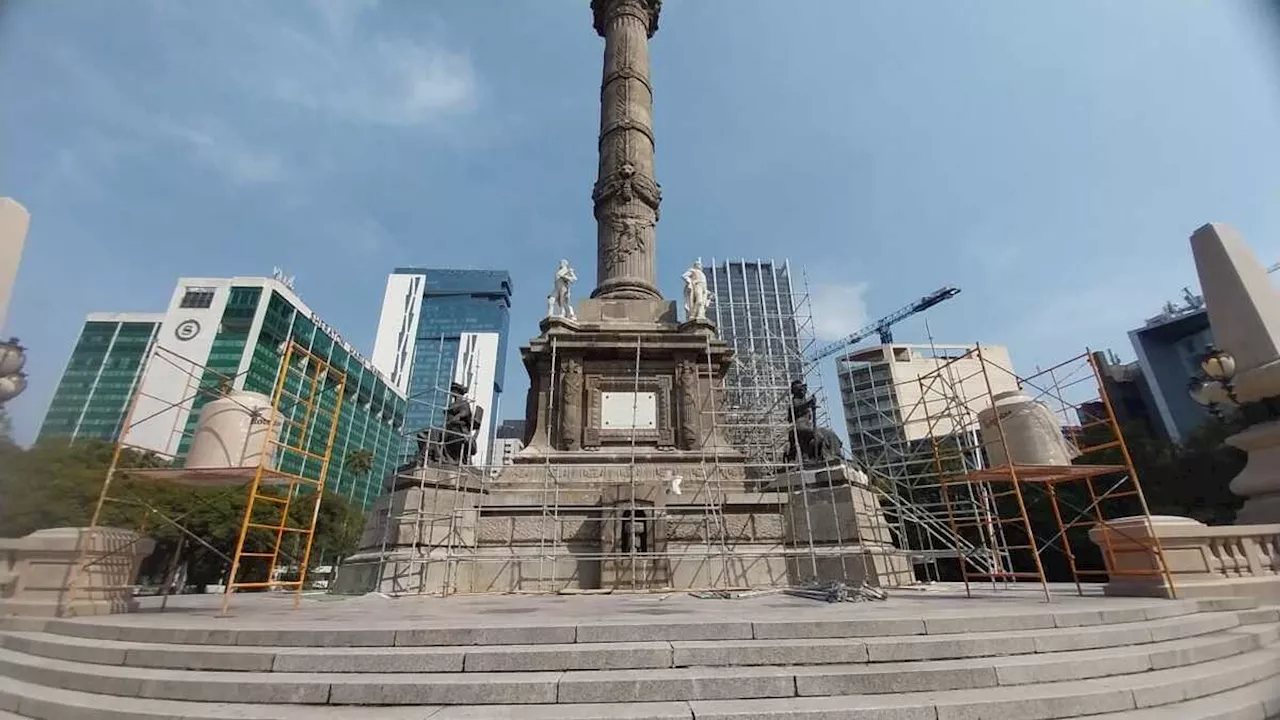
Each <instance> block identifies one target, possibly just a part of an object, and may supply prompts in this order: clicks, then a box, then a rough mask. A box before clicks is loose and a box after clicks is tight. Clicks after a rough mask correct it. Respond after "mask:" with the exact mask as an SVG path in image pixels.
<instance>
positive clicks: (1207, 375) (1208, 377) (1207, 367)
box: [1187, 345, 1240, 419]
mask: <svg viewBox="0 0 1280 720" xmlns="http://www.w3.org/2000/svg"><path fill="white" fill-rule="evenodd" d="M1200 372H1201V373H1202V374H1200V375H1197V376H1195V377H1193V378H1191V381H1190V382H1189V383H1187V393H1188V394H1189V395H1191V399H1192V400H1195V401H1196V402H1197V403H1199V404H1201V405H1203V406H1204V407H1205V408H1207V409H1208V410H1209V412H1210V413H1212V414H1213V416H1214V417H1216V418H1219V419H1221V418H1222V411H1221V410H1220V409H1219V408H1220V407H1221V406H1223V405H1227V406H1229V407H1235V406H1237V405H1239V404H1240V402H1239V400H1237V399H1236V389H1235V386H1234V385H1233V384H1232V382H1231V379H1232V378H1234V377H1235V374H1236V359H1235V358H1234V357H1232V356H1231V353H1228V352H1227V351H1225V350H1219V349H1218V348H1217V347H1214V346H1213V345H1209V346H1207V347H1206V348H1205V349H1204V354H1203V355H1201V356H1200Z"/></svg>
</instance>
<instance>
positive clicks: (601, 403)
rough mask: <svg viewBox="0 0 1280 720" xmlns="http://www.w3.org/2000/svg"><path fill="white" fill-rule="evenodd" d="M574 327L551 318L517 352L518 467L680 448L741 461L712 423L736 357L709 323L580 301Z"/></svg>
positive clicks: (662, 306) (632, 304) (662, 304)
mask: <svg viewBox="0 0 1280 720" xmlns="http://www.w3.org/2000/svg"><path fill="white" fill-rule="evenodd" d="M577 315H578V318H577V319H576V320H568V319H565V318H558V317H554V318H547V319H546V320H544V321H543V322H542V325H541V329H542V334H541V335H539V336H538V337H536V338H534V339H533V340H532V341H531V342H530V343H529V345H528V346H526V347H524V348H522V349H521V355H522V356H523V360H524V365H525V369H526V370H527V371H528V373H529V380H530V383H529V385H530V386H529V396H528V401H527V406H526V412H525V417H526V420H527V425H526V427H527V430H526V437H525V449H524V450H522V451H520V452H519V453H517V454H516V457H515V463H516V464H521V463H530V462H536V463H545V462H547V461H548V460H549V458H554V460H555V461H556V462H560V461H565V462H574V461H575V460H579V459H580V458H578V457H575V456H576V455H577V454H578V453H581V452H583V451H587V452H600V453H602V456H601V457H600V458H599V459H594V458H585V459H583V460H584V461H587V462H590V461H592V460H594V461H595V462H604V461H605V460H604V459H603V458H604V457H605V456H612V457H616V458H619V459H622V458H624V457H625V458H628V459H630V458H638V457H640V456H655V455H657V454H661V453H663V452H670V451H677V450H679V451H684V452H686V453H689V452H691V453H696V454H697V455H698V456H699V457H702V456H704V455H706V454H708V453H711V454H713V455H716V456H717V457H719V458H721V459H724V460H730V459H741V457H742V455H741V453H739V452H738V451H736V450H735V449H733V448H732V447H731V446H730V445H729V444H728V442H726V440H725V438H724V436H723V433H722V432H721V431H720V428H719V427H718V425H717V422H716V415H717V414H718V413H719V412H720V401H721V398H720V396H721V393H722V387H723V382H724V375H725V373H726V372H727V371H728V368H729V364H730V362H731V361H732V357H733V351H732V350H731V349H730V348H729V346H728V345H727V344H726V343H725V342H724V341H722V340H720V339H719V338H717V337H716V333H715V326H714V325H712V324H711V323H709V322H707V321H695V322H686V323H683V324H677V323H676V322H675V303H672V302H667V301H660V300H604V299H593V300H587V301H584V302H583V303H582V304H581V306H580V310H579V312H578V314H577Z"/></svg>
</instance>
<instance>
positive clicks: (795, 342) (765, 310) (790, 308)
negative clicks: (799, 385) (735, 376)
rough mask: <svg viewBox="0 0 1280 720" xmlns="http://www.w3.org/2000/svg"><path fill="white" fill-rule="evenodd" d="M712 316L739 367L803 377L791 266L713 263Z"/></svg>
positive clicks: (769, 262)
mask: <svg viewBox="0 0 1280 720" xmlns="http://www.w3.org/2000/svg"><path fill="white" fill-rule="evenodd" d="M711 293H712V295H713V296H714V300H713V301H712V303H711V317H712V319H713V320H714V321H715V323H716V329H717V330H718V331H719V333H720V338H721V339H722V340H724V341H725V342H727V343H729V345H730V346H731V347H732V348H733V349H734V352H735V353H737V357H738V361H739V363H738V364H739V365H742V364H746V363H750V364H764V365H768V366H770V367H779V368H782V369H783V372H784V374H787V375H788V376H789V377H798V376H799V372H800V369H801V366H802V364H803V363H802V362H801V358H800V341H799V339H798V337H797V333H798V332H799V329H798V326H799V325H800V323H798V322H797V321H796V306H795V293H794V292H793V288H792V284H791V263H790V262H789V261H787V260H783V261H782V262H781V263H779V262H776V261H774V260H726V261H724V262H722V263H717V262H716V261H715V260H712V267H711Z"/></svg>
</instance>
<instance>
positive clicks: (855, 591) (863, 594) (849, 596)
mask: <svg viewBox="0 0 1280 720" xmlns="http://www.w3.org/2000/svg"><path fill="white" fill-rule="evenodd" d="M785 592H786V593H787V594H788V595H792V596H795V597H802V598H809V599H810V600H825V601H826V602H829V603H834V602H864V601H867V600H888V599H889V594H888V593H886V592H885V591H884V590H881V589H880V588H877V587H871V586H870V585H868V584H866V583H865V582H864V583H861V584H860V585H856V586H850V585H848V584H847V583H843V582H840V581H839V580H837V581H835V582H829V583H822V584H818V585H809V586H807V587H802V588H787V589H786V591H785Z"/></svg>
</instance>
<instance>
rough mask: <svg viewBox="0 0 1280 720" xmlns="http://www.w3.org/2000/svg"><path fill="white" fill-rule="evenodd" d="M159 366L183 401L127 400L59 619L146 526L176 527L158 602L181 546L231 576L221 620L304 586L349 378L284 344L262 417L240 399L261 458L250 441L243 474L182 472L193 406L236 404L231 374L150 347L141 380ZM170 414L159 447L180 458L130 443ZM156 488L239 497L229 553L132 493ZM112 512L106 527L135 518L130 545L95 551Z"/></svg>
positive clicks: (138, 396)
mask: <svg viewBox="0 0 1280 720" xmlns="http://www.w3.org/2000/svg"><path fill="white" fill-rule="evenodd" d="M157 369H163V370H164V371H165V372H167V373H168V374H170V375H173V376H176V377H179V378H181V382H183V383H184V387H183V389H182V391H181V393H180V398H181V399H179V400H177V401H176V402H175V401H173V400H171V399H169V398H161V397H157V396H154V395H151V394H149V393H147V392H145V391H144V390H143V389H142V388H141V387H139V388H138V389H137V390H136V391H135V392H134V393H133V396H132V398H131V399H130V401H129V405H128V408H127V409H126V411H125V415H124V419H123V421H122V424H121V427H120V431H119V434H118V440H117V442H116V444H115V449H114V451H113V453H112V458H111V463H110V466H109V468H108V470H107V474H106V478H105V479H104V481H103V484H102V488H101V490H100V491H99V494H98V499H97V502H96V504H95V505H94V509H93V513H92V515H91V517H90V521H89V526H88V528H87V529H86V530H85V531H84V532H82V533H81V535H80V540H79V541H78V548H77V560H76V562H75V564H74V565H73V567H72V570H71V574H70V577H69V578H68V583H67V586H68V590H67V592H66V593H65V594H64V596H63V597H64V603H63V606H62V607H60V612H63V613H65V612H66V611H67V609H68V608H67V606H68V605H69V604H70V603H72V602H73V601H74V600H75V598H76V597H77V596H78V594H84V595H88V596H92V594H93V593H94V592H95V590H96V589H95V588H92V587H88V586H85V587H82V585H85V583H86V581H87V579H88V578H90V577H91V575H90V573H89V572H88V571H89V570H90V569H91V568H93V567H94V566H95V565H98V564H100V563H103V562H105V561H107V560H109V559H111V558H116V557H119V556H121V555H122V554H124V553H132V552H133V548H134V547H135V546H136V545H137V544H138V543H139V542H140V541H142V540H143V539H144V538H145V537H146V534H147V529H148V527H150V526H151V525H152V523H158V524H159V525H161V526H163V527H169V528H172V529H173V530H175V531H177V532H178V534H179V535H178V537H179V540H178V546H177V548H176V549H175V550H174V551H173V556H172V558H173V559H172V562H171V563H170V565H169V568H168V571H167V573H166V577H165V580H164V583H163V584H162V587H161V593H162V595H164V596H167V595H168V593H169V588H170V585H171V584H172V581H173V579H174V577H175V573H176V571H177V561H178V559H179V558H180V556H181V554H182V548H183V545H185V544H186V543H197V544H199V545H202V546H203V547H204V548H206V549H207V550H209V551H211V552H212V553H214V554H215V555H216V556H217V557H219V558H220V559H221V560H223V561H224V562H225V563H226V564H227V566H228V568H229V570H228V573H227V576H226V582H225V585H224V595H223V601H222V612H223V613H224V614H225V613H226V611H227V609H228V606H229V603H230V600H231V594H232V593H234V592H236V591H238V590H260V589H272V590H292V591H293V593H294V598H295V604H296V603H297V602H298V600H299V599H300V594H301V591H302V588H303V585H304V583H305V582H306V573H307V566H308V564H309V561H310V554H311V548H312V543H313V539H314V536H315V529H316V523H317V520H318V517H319V510H320V502H321V499H322V496H323V491H324V486H325V479H326V477H327V475H328V472H329V469H330V459H331V454H332V449H333V441H334V434H335V433H336V431H337V427H338V415H339V413H340V412H341V407H342V401H343V395H344V392H345V385H346V376H345V374H343V373H342V372H340V371H338V370H337V369H335V368H334V367H333V366H331V365H329V363H327V362H326V361H324V360H322V359H321V358H319V357H317V356H316V355H313V354H312V353H310V352H308V351H307V350H305V349H304V348H303V347H302V346H300V345H299V344H297V343H295V342H293V341H289V342H288V343H286V344H284V345H283V346H282V348H281V361H280V368H279V370H278V372H277V377H276V381H275V384H274V393H273V395H272V397H271V403H270V407H269V409H266V411H265V412H263V408H255V407H249V406H247V405H244V404H243V403H239V402H237V403H236V404H237V405H238V406H239V409H240V410H242V411H244V412H245V413H246V414H248V415H249V416H250V417H251V418H252V420H251V422H252V423H254V424H256V423H263V424H265V425H266V428H265V430H264V431H263V432H264V433H265V435H264V436H263V447H262V449H261V450H260V451H255V452H248V438H247V437H246V440H245V447H244V448H240V450H241V456H245V455H248V456H250V457H253V456H256V462H254V463H253V464H251V465H244V466H240V467H201V468H187V467H183V466H182V462H183V458H182V456H181V452H182V451H183V450H185V448H183V447H182V446H183V445H184V444H185V442H189V441H190V440H191V439H192V438H193V436H194V428H196V427H198V426H197V425H196V424H195V423H194V422H192V420H193V418H194V411H195V410H196V406H197V405H201V406H203V405H205V404H207V402H210V401H213V400H222V399H232V400H234V397H233V394H232V386H233V384H234V382H235V380H236V377H234V376H228V375H225V374H223V373H219V372H217V371H215V370H212V369H211V368H208V367H206V366H204V365H201V364H199V363H197V362H195V361H193V360H191V359H189V358H186V357H184V356H182V355H180V354H178V353H175V352H173V351H172V350H169V349H166V348H164V347H161V346H159V345H155V344H153V345H152V347H151V349H150V350H149V351H148V354H147V359H146V361H145V364H144V367H143V368H142V371H141V374H140V375H139V376H140V377H142V376H145V375H146V374H147V372H149V371H151V370H157ZM169 415H171V416H172V417H173V422H172V425H171V426H170V427H169V428H168V430H167V434H168V437H167V440H168V442H167V443H165V446H166V447H174V448H178V449H179V450H178V451H177V452H174V453H172V454H166V453H162V452H157V451H155V450H154V448H153V447H147V446H143V445H140V444H137V443H134V442H131V438H132V437H133V434H134V431H136V430H137V429H138V428H139V427H140V426H143V425H144V424H146V423H153V425H152V427H157V426H156V425H154V423H157V422H161V423H163V422H164V421H165V417H166V416H169ZM264 415H265V417H264ZM188 428H192V429H190V430H189V429H188ZM184 441H185V442H184ZM230 450H232V451H234V450H236V448H230ZM155 483H162V484H171V485H174V486H177V487H179V488H182V487H185V488H214V489H220V491H221V492H222V493H225V494H226V495H228V496H231V495H236V494H240V493H244V494H245V498H246V500H245V510H244V514H243V516H242V517H241V519H240V523H239V531H238V533H237V536H236V541H235V543H234V545H233V546H232V547H231V548H230V552H229V553H228V552H224V551H223V550H222V549H220V548H218V547H217V546H216V545H215V544H214V543H213V542H211V540H212V538H208V537H202V536H201V535H200V534H199V533H198V532H195V531H193V530H192V529H190V528H188V527H187V526H186V525H184V522H183V521H184V520H185V519H186V514H181V513H178V512H176V511H175V510H173V509H172V508H166V507H164V505H163V503H162V502H161V501H160V500H157V498H156V497H154V493H150V494H148V493H141V492H139V491H138V490H139V489H140V487H141V486H142V485H150V484H155ZM161 497H163V496H161ZM170 497H177V498H180V499H183V500H191V499H193V498H196V497H197V495H196V494H195V493H184V492H182V491H181V490H179V491H178V493H177V494H176V496H170ZM206 499H207V498H206ZM115 507H120V508H126V509H125V510H123V511H120V512H113V513H109V510H108V509H109V508H115ZM291 511H292V512H291ZM108 514H111V515H112V518H111V519H112V520H113V522H112V523H111V525H112V526H113V527H116V528H119V527H120V526H121V525H122V524H123V521H124V520H126V519H127V520H131V521H133V523H134V525H135V527H134V528H133V529H134V530H136V533H135V535H134V536H133V538H132V539H131V540H130V541H128V542H125V543H122V544H115V545H113V546H112V547H111V548H109V549H108V550H106V551H102V550H101V549H100V548H99V547H98V545H100V544H102V543H100V542H99V540H100V539H101V537H103V535H102V533H103V531H104V530H106V529H107V528H105V527H104V525H103V521H104V520H106V519H107V515H108Z"/></svg>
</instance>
